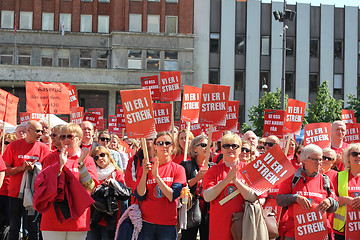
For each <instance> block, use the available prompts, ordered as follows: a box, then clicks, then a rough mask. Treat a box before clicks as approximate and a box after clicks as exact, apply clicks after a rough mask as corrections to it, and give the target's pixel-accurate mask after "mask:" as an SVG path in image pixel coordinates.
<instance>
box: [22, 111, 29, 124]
mask: <svg viewBox="0 0 360 240" xmlns="http://www.w3.org/2000/svg"><path fill="white" fill-rule="evenodd" d="M29 121H30V113H27V112H21V113H20V124H25V123H27V122H29Z"/></svg>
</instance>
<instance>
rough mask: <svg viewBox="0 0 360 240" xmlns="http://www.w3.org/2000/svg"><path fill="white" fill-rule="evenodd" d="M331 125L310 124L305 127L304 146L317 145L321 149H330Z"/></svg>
mask: <svg viewBox="0 0 360 240" xmlns="http://www.w3.org/2000/svg"><path fill="white" fill-rule="evenodd" d="M330 135H331V123H310V124H306V125H305V130H304V146H306V145H309V144H316V145H318V146H319V147H321V148H326V147H330Z"/></svg>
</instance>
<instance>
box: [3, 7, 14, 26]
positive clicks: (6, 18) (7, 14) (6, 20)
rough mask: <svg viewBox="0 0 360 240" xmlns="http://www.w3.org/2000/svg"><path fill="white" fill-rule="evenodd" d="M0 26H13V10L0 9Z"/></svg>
mask: <svg viewBox="0 0 360 240" xmlns="http://www.w3.org/2000/svg"><path fill="white" fill-rule="evenodd" d="M1 28H14V11H1Z"/></svg>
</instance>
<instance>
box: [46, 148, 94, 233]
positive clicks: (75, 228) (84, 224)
mask: <svg viewBox="0 0 360 240" xmlns="http://www.w3.org/2000/svg"><path fill="white" fill-rule="evenodd" d="M59 155H60V152H56V153H53V154H51V155H49V156H48V157H47V158H45V159H44V161H43V162H42V165H43V169H45V168H46V167H47V166H50V165H52V164H54V163H58V162H59V161H60V158H59ZM78 159H79V157H78V156H77V155H75V156H72V157H68V159H67V162H66V164H65V165H66V166H67V167H68V168H69V169H70V171H71V172H72V173H73V174H74V176H75V177H76V178H77V179H79V178H80V174H79V168H78V165H79V164H78ZM84 164H85V166H86V168H87V170H88V172H89V173H90V176H91V177H92V179H93V180H94V181H95V185H98V184H99V180H98V177H97V171H96V165H95V162H94V159H93V158H92V157H90V156H87V157H86V158H85V159H84ZM89 194H90V193H89ZM40 230H42V231H65V232H83V231H89V230H90V207H89V208H87V209H86V210H85V211H84V213H83V214H82V215H81V216H80V217H79V218H78V219H76V220H69V221H66V222H64V223H60V221H59V220H58V219H57V217H56V213H55V210H54V207H53V206H52V207H51V208H50V209H49V210H48V211H47V212H46V213H44V214H42V218H41V224H40Z"/></svg>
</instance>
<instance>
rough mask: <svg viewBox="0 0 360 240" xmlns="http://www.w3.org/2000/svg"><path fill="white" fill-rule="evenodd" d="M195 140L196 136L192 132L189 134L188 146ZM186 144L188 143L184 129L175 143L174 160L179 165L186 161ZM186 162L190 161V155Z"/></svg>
mask: <svg viewBox="0 0 360 240" xmlns="http://www.w3.org/2000/svg"><path fill="white" fill-rule="evenodd" d="M193 139H194V135H193V134H192V132H189V142H188V146H189V145H190V143H191V141H192V140H193ZM185 142H186V130H185V129H183V130H181V131H180V132H179V133H178V134H177V137H176V141H175V148H174V155H173V159H172V160H173V162H175V163H177V164H180V163H181V162H182V161H184V151H185ZM186 160H190V156H189V154H188V156H187V157H186Z"/></svg>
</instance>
